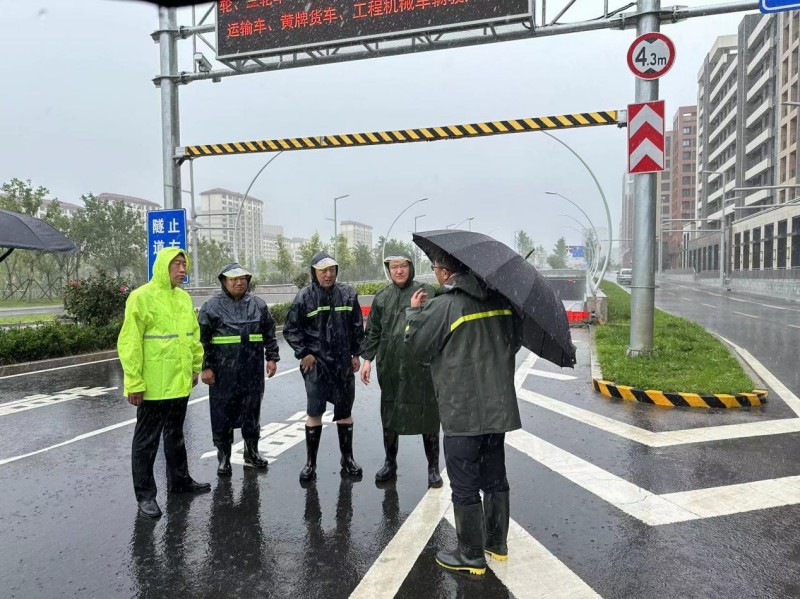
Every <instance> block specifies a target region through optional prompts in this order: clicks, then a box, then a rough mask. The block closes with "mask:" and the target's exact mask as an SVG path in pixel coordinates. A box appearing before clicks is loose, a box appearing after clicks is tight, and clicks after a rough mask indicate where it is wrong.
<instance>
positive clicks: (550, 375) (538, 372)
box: [528, 368, 577, 381]
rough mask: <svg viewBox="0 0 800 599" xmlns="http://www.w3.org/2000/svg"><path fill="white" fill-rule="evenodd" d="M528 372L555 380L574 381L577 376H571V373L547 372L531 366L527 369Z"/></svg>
mask: <svg viewBox="0 0 800 599" xmlns="http://www.w3.org/2000/svg"><path fill="white" fill-rule="evenodd" d="M528 374H532V375H533V376H540V377H543V378H546V379H555V380H557V381H574V380H575V379H576V378H577V377H574V376H572V375H571V374H561V373H560V372H548V371H546V370H537V369H536V368H531V369H530V370H528Z"/></svg>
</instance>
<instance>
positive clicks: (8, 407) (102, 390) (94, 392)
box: [0, 387, 117, 416]
mask: <svg viewBox="0 0 800 599" xmlns="http://www.w3.org/2000/svg"><path fill="white" fill-rule="evenodd" d="M114 389H117V387H73V388H72V389H65V390H63V391H58V392H56V393H54V394H52V395H46V394H44V393H37V394H36V395H27V396H25V397H23V398H22V399H17V400H15V401H9V402H7V403H4V404H0V416H7V415H8V414H17V413H19V412H25V411H27V410H33V409H35V408H43V407H46V406H52V405H55V404H57V403H62V402H65V401H72V400H73V399H78V398H80V397H99V396H101V395H106V394H108V392H109V391H113V390H114Z"/></svg>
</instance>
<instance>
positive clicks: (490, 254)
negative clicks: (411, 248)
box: [413, 229, 575, 367]
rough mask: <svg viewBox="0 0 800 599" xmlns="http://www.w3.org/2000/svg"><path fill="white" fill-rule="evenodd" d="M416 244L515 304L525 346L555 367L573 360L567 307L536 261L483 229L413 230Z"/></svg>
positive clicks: (432, 256) (571, 364)
mask: <svg viewBox="0 0 800 599" xmlns="http://www.w3.org/2000/svg"><path fill="white" fill-rule="evenodd" d="M413 239H414V243H416V244H417V246H419V248H420V249H421V250H422V251H423V252H425V253H426V254H427V255H428V258H430V259H431V261H433V260H435V259H436V257H437V255H441V253H445V254H448V255H450V256H452V257H453V258H455V259H456V260H458V261H459V262H461V263H462V264H464V265H465V266H466V267H467V268H469V269H470V270H471V271H472V272H473V273H474V274H475V276H477V277H478V278H479V279H481V280H482V281H483V282H484V283H486V285H487V286H488V287H489V288H490V289H493V290H495V291H497V292H498V293H500V294H501V295H503V296H505V297H506V299H508V301H509V302H510V303H511V305H512V306H513V307H514V309H515V310H516V312H517V315H518V316H519V317H520V319H522V344H523V345H524V346H525V347H527V348H528V349H529V350H531V351H532V352H534V353H535V354H536V355H538V356H541V357H542V358H544V359H545V360H548V361H550V362H552V363H553V364H556V365H557V366H569V367H572V366H574V364H575V346H574V345H572V340H571V337H570V332H569V322H568V321H567V313H566V311H565V310H564V305H563V304H562V303H561V301H560V300H559V299H558V298H557V297H556V294H555V292H554V291H553V288H552V287H551V286H550V283H548V282H547V279H545V278H544V277H543V276H542V275H541V274H540V273H539V271H538V270H536V268H534V266H533V265H532V264H529V263H528V262H526V261H525V260H524V259H523V258H522V256H520V255H519V254H518V253H516V252H515V251H514V250H512V249H511V248H510V247H508V246H507V245H505V244H504V243H501V242H499V241H497V240H496V239H493V238H491V237H489V236H488V235H484V234H482V233H473V232H472V231H459V230H452V229H447V230H439V231H425V232H422V233H414V237H413Z"/></svg>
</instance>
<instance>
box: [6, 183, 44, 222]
mask: <svg viewBox="0 0 800 599" xmlns="http://www.w3.org/2000/svg"><path fill="white" fill-rule="evenodd" d="M48 193H50V191H49V190H48V189H47V188H46V187H42V186H41V185H40V186H39V187H37V188H36V189H34V188H33V184H32V183H31V180H30V179H28V180H27V181H22V180H20V179H17V178H13V179H11V181H9V182H8V183H3V186H2V187H0V208H2V209H3V210H11V211H12V212H19V213H21V214H27V215H28V216H36V213H37V212H38V210H39V208H40V207H41V206H42V201H44V197H45V196H46V195H47V194H48ZM56 209H57V208H56Z"/></svg>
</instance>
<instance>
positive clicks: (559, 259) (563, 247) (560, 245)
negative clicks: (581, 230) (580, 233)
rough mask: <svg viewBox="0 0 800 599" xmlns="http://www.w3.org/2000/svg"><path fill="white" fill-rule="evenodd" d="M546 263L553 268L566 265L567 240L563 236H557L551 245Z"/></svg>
mask: <svg viewBox="0 0 800 599" xmlns="http://www.w3.org/2000/svg"><path fill="white" fill-rule="evenodd" d="M547 263H548V264H549V265H550V268H554V269H556V268H566V267H567V242H566V241H565V240H564V238H563V237H559V239H558V241H557V242H556V245H555V247H553V253H552V254H551V255H550V256H548V258H547Z"/></svg>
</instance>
